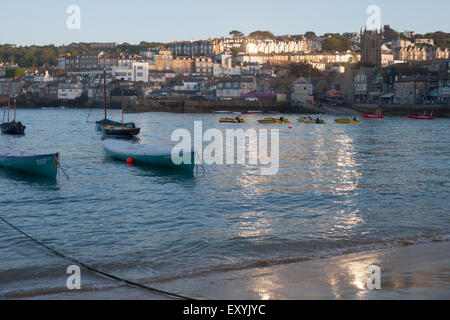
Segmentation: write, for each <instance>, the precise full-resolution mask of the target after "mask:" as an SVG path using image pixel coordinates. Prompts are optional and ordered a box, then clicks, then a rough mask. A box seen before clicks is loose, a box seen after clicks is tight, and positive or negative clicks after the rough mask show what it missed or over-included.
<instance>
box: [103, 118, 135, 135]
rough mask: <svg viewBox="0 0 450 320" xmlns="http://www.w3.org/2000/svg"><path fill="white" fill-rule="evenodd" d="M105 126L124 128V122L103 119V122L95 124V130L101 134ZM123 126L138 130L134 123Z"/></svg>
mask: <svg viewBox="0 0 450 320" xmlns="http://www.w3.org/2000/svg"><path fill="white" fill-rule="evenodd" d="M105 125H107V126H116V127H119V126H122V122H116V121H112V120H109V119H103V120H100V121H97V122H95V129H96V130H97V131H99V132H102V127H103V126H105ZM123 126H124V127H125V128H136V125H135V124H134V123H133V122H129V123H124V124H123Z"/></svg>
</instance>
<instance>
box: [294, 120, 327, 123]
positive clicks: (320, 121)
mask: <svg viewBox="0 0 450 320" xmlns="http://www.w3.org/2000/svg"><path fill="white" fill-rule="evenodd" d="M300 120H302V121H300ZM298 122H301V123H311V124H326V123H327V122H326V121H325V120H309V119H298Z"/></svg>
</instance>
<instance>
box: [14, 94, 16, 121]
mask: <svg viewBox="0 0 450 320" xmlns="http://www.w3.org/2000/svg"><path fill="white" fill-rule="evenodd" d="M14 123H16V99H14Z"/></svg>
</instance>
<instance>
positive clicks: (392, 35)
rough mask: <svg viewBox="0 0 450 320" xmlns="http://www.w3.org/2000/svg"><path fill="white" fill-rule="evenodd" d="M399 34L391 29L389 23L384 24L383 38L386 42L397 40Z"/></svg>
mask: <svg viewBox="0 0 450 320" xmlns="http://www.w3.org/2000/svg"><path fill="white" fill-rule="evenodd" d="M398 38H399V34H398V32H397V31H395V30H394V29H392V28H391V27H390V26H389V25H385V26H384V40H385V41H386V42H389V41H395V40H398Z"/></svg>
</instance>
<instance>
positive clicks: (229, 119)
mask: <svg viewBox="0 0 450 320" xmlns="http://www.w3.org/2000/svg"><path fill="white" fill-rule="evenodd" d="M219 122H222V123H246V122H247V121H245V120H244V119H239V120H238V119H236V118H222V119H220V120H219Z"/></svg>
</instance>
